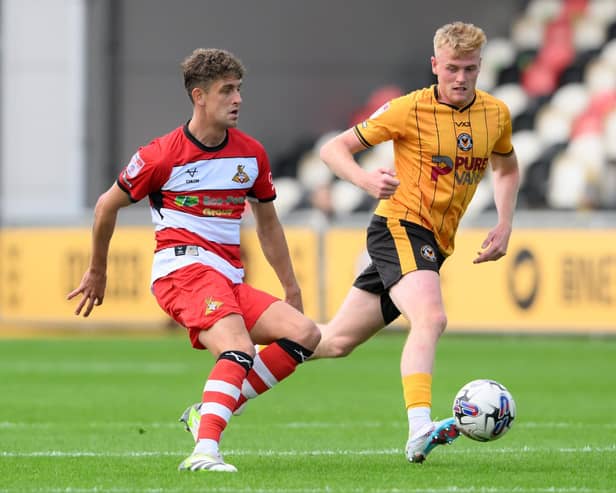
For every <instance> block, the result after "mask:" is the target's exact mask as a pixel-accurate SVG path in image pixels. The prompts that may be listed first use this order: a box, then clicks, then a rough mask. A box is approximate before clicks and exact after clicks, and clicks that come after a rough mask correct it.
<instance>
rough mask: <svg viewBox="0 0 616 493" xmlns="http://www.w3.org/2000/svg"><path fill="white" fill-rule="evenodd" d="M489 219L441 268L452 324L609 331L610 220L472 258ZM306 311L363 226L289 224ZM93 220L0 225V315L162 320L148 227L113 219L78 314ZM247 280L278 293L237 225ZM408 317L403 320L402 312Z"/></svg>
mask: <svg viewBox="0 0 616 493" xmlns="http://www.w3.org/2000/svg"><path fill="white" fill-rule="evenodd" d="M486 234H487V230H462V231H460V233H459V234H458V237H457V240H456V251H455V252H454V254H453V255H452V256H451V257H450V258H449V259H447V261H446V262H445V264H444V266H443V268H442V270H441V279H442V287H443V299H444V302H445V306H446V309H447V315H448V320H449V330H454V331H455V330H464V331H490V332H492V331H515V332H551V331H553V332H576V333H591V332H596V333H599V332H600V333H607V332H610V333H616V230H613V231H599V230H579V229H571V230H556V229H554V230H543V231H540V230H535V229H516V230H514V233H513V235H512V237H511V241H510V244H509V251H508V254H507V255H506V256H505V257H504V258H502V259H501V260H499V261H497V262H489V263H486V264H479V265H475V264H473V263H472V261H473V259H474V258H475V256H476V252H477V251H478V250H479V246H480V245H481V243H482V242H483V240H484V238H485V236H486ZM286 235H287V241H288V243H289V250H290V252H291V256H292V259H293V262H294V267H295V271H296V275H297V278H298V280H299V283H300V286H301V288H302V293H303V299H304V309H305V313H306V314H307V315H308V316H309V317H310V318H313V319H315V320H318V321H325V320H328V319H330V318H331V317H332V316H333V315H334V313H335V312H336V310H337V308H338V307H339V306H340V304H341V303H342V301H343V299H344V296H345V295H346V293H347V292H348V289H349V287H350V286H351V285H352V283H353V280H354V279H355V277H356V275H357V274H358V273H359V272H360V271H361V270H362V269H363V267H365V265H367V261H368V260H367V255H366V252H365V231H364V230H363V229H361V228H332V229H330V230H327V231H325V232H323V233H319V232H315V231H313V230H311V229H309V228H286ZM90 242H91V239H90V230H89V229H87V228H62V229H57V228H56V229H52V228H50V229H41V228H39V229H27V228H19V229H18V228H15V229H4V230H3V231H2V232H1V233H0V322H2V323H5V324H6V323H12V322H15V323H28V324H40V325H42V326H47V325H52V326H53V325H55V326H61V327H66V328H71V327H74V326H78V327H84V328H90V327H96V326H98V325H102V326H110V325H111V326H115V325H118V326H122V327H123V326H126V325H138V326H143V327H147V328H150V327H151V328H153V329H158V328H162V327H165V326H167V325H168V324H169V323H170V320H169V318H168V317H167V315H166V314H165V313H164V312H163V311H162V310H161V309H160V308H159V307H158V305H157V303H156V300H155V299H154V297H153V296H152V294H151V293H150V287H149V279H150V266H151V261H152V253H153V250H154V235H153V232H152V229H151V228H150V227H119V228H118V229H117V231H116V234H115V235H114V238H113V240H112V243H111V248H110V253H109V265H108V281H107V292H106V296H105V301H104V303H103V305H102V306H99V307H96V308H95V309H94V312H93V313H92V314H91V316H90V317H89V319H83V318H82V317H76V316H75V315H74V314H73V312H74V309H75V306H76V305H77V301H76V300H72V301H67V300H66V295H67V293H68V292H69V291H71V290H72V289H73V288H75V287H76V286H78V285H79V282H80V280H81V276H82V275H83V273H84V271H85V269H86V267H87V265H88V261H89V255H90ZM242 255H243V258H244V264H245V267H246V281H247V282H249V283H250V284H252V285H254V286H255V287H258V288H260V289H263V290H264V291H268V292H270V293H272V294H274V295H276V296H279V297H281V298H282V297H283V296H284V293H283V291H282V288H281V286H280V283H279V282H278V279H277V277H276V275H275V273H274V271H273V269H272V268H271V267H270V266H269V264H268V263H267V261H266V260H265V257H264V255H263V253H262V251H261V248H260V245H259V242H258V239H257V236H256V233H255V231H254V230H253V229H245V230H244V231H243V232H242ZM400 323H404V322H403V321H399V324H400Z"/></svg>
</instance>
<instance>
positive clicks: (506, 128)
mask: <svg viewBox="0 0 616 493" xmlns="http://www.w3.org/2000/svg"><path fill="white" fill-rule="evenodd" d="M501 112H502V115H503V126H502V128H503V131H502V133H501V136H500V138H499V139H498V140H497V141H496V143H495V144H494V148H493V149H492V152H495V153H496V154H505V155H506V154H510V153H511V151H513V143H512V142H511V134H512V128H513V127H512V124H511V113H510V112H509V108H508V107H507V105H506V104H504V103H503V104H502V105H501Z"/></svg>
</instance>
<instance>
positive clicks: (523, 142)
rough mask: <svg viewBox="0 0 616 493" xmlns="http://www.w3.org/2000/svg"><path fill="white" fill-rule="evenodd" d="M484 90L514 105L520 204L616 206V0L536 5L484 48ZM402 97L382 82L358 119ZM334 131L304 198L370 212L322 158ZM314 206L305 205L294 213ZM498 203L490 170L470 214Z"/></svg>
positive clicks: (374, 163)
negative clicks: (321, 198) (505, 35)
mask: <svg viewBox="0 0 616 493" xmlns="http://www.w3.org/2000/svg"><path fill="white" fill-rule="evenodd" d="M478 87H479V88H480V89H484V90H487V91H490V92H491V93H493V94H494V95H496V96H497V97H499V98H501V99H503V100H504V101H505V102H506V103H507V105H508V106H509V108H510V110H511V116H512V122H513V131H514V134H513V141H514V145H515V148H516V151H517V154H518V158H519V162H520V166H521V170H522V186H521V189H520V200H519V207H521V208H525V209H538V208H548V209H553V210H585V209H589V208H590V209H614V208H616V2H614V0H531V1H529V2H528V3H527V4H526V7H525V8H524V10H523V11H521V12H520V15H519V17H518V18H517V19H515V20H514V21H513V22H512V24H511V31H510V36H509V38H502V37H501V38H494V39H490V40H489V41H488V43H487V44H486V47H485V49H484V53H483V58H482V72H481V75H480V78H479V81H478ZM399 94H400V92H399V89H398V88H397V87H395V86H391V85H388V86H384V87H381V88H377V89H376V90H375V91H374V92H373V93H372V94H371V95H370V97H369V98H368V101H367V102H366V103H365V105H363V106H362V107H361V108H360V109H358V110H357V111H356V112H355V113H354V114H353V115H352V116H351V118H350V119H349V120H350V124H354V123H356V122H357V121H360V120H361V119H363V118H365V116H367V115H369V114H371V113H372V112H373V111H374V110H375V109H376V108H378V107H379V106H380V105H381V104H382V103H383V102H384V101H386V100H388V99H389V98H391V97H395V96H397V95H399ZM329 135H330V134H327V135H324V136H322V137H320V138H319V139H318V140H317V141H316V142H315V143H314V145H313V146H312V147H311V148H310V149H309V150H307V151H305V152H304V154H303V155H302V156H301V158H300V159H298V166H297V174H296V179H297V180H299V182H300V183H302V186H303V187H304V188H305V189H306V190H305V193H306V194H308V195H309V194H310V193H313V192H314V190H315V189H316V187H317V186H318V187H320V188H321V189H320V190H319V194H321V195H325V196H328V201H325V202H326V203H327V204H328V207H329V209H328V210H326V211H324V213H325V215H326V216H327V217H329V218H336V217H338V216H341V215H344V214H351V213H354V212H360V211H365V210H369V209H370V208H371V207H372V206H373V205H374V202H373V201H372V200H370V198H369V197H366V196H365V194H364V197H363V198H362V197H361V193H358V191H357V190H356V189H355V188H354V187H352V186H348V184H346V185H345V184H342V183H339V180H337V179H336V178H335V176H333V175H331V173H329V172H328V171H327V169H326V168H325V166H324V165H323V163H320V160H319V158H318V148H319V147H320V145H321V143H322V142H323V141H324V140H325V139H326V138H327V137H328V136H329ZM392 159H393V153H392V150H391V147H387V146H386V145H381V146H377V147H375V148H374V149H371V150H368V151H365V152H364V153H363V155H362V156H360V158H359V160H358V161H359V162H360V164H361V165H362V166H365V167H370V168H371V167H378V166H388V165H390V164H391V162H392ZM324 188H327V189H329V190H328V191H326V190H324ZM315 203H316V202H315V201H310V200H303V201H298V202H297V208H296V209H289V211H288V212H293V210H297V209H298V208H302V207H312V206H315ZM320 203H323V201H321V202H320ZM317 207H319V206H317ZM321 207H323V206H321ZM491 207H493V204H492V198H491V183H490V178H489V176H488V177H487V179H485V180H484V183H482V184H481V187H479V189H478V190H477V195H476V197H475V199H474V201H473V204H472V206H471V208H470V209H469V214H470V215H471V216H472V215H474V214H476V213H480V212H481V211H483V210H487V209H489V208H491Z"/></svg>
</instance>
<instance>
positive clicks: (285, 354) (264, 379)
mask: <svg viewBox="0 0 616 493" xmlns="http://www.w3.org/2000/svg"><path fill="white" fill-rule="evenodd" d="M311 355H312V351H310V350H308V349H306V348H305V347H303V346H301V345H300V344H297V343H296V342H293V341H290V340H289V339H279V340H278V341H276V342H273V343H272V344H270V345H268V346H266V347H265V348H263V349H262V350H261V351H259V352H258V353H257V356H256V357H255V362H254V365H253V367H252V369H251V370H250V371H249V372H248V374H247V375H246V379H245V380H244V383H243V384H242V393H241V395H240V398H239V400H238V401H237V407H240V406H241V405H242V404H244V402H246V400H248V399H252V398H254V397H256V396H258V395H260V394H262V393H263V392H266V391H267V390H269V389H271V388H272V387H273V386H274V385H276V384H277V383H278V382H280V381H282V380H284V379H285V378H287V377H288V376H289V375H291V373H293V372H294V371H295V368H297V365H299V364H300V363H303V362H304V361H306V360H307V359H308V358H309V357H310V356H311Z"/></svg>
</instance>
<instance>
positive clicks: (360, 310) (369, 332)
mask: <svg viewBox="0 0 616 493" xmlns="http://www.w3.org/2000/svg"><path fill="white" fill-rule="evenodd" d="M384 324H385V322H384V320H383V315H382V310H381V296H380V295H378V294H374V293H370V292H368V291H365V290H363V289H358V288H356V287H354V286H353V287H351V289H350V290H349V292H348V294H347V296H346V298H345V299H344V301H343V302H342V305H341V306H340V308H339V309H338V311H337V312H336V314H335V315H334V317H333V318H332V319H331V320H330V321H329V322H328V323H326V324H319V329H321V334H322V340H323V343H326V341H329V340H337V344H339V345H343V346H344V347H345V348H346V349H347V350H350V349H352V348H354V347H356V346H358V345H360V344H361V343H363V342H365V341H366V340H368V339H370V338H371V337H372V336H373V335H374V334H376V333H377V332H378V331H379V330H381V329H382V328H383V326H384Z"/></svg>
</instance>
